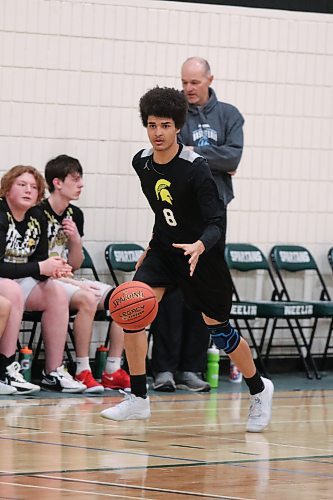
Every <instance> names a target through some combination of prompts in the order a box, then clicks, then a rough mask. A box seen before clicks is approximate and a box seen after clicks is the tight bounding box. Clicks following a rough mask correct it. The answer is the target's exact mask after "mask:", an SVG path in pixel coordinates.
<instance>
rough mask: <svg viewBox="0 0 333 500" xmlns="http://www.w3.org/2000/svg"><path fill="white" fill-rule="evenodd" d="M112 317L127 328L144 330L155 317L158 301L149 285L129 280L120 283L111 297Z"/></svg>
mask: <svg viewBox="0 0 333 500" xmlns="http://www.w3.org/2000/svg"><path fill="white" fill-rule="evenodd" d="M109 309H110V314H111V318H112V319H113V321H115V322H116V323H117V324H118V325H119V326H121V327H122V328H125V329H126V330H143V329H144V328H146V326H148V325H150V323H151V322H152V321H153V320H154V319H155V317H156V314H157V310H158V302H157V299H156V296H155V294H154V292H153V290H152V289H151V288H150V286H149V285H146V284H145V283H142V282H141V281H127V282H125V283H122V284H121V285H119V286H118V287H117V288H116V289H115V290H114V292H113V293H112V295H111V297H110V302H109Z"/></svg>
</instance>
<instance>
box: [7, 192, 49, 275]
mask: <svg viewBox="0 0 333 500" xmlns="http://www.w3.org/2000/svg"><path fill="white" fill-rule="evenodd" d="M46 226H47V222H46V218H45V216H44V214H43V213H42V211H41V210H40V209H39V208H38V207H32V208H30V209H29V210H28V211H27V212H26V214H25V217H24V219H23V220H22V221H17V220H15V218H14V216H13V214H12V213H11V211H10V208H9V206H8V204H7V201H6V199H5V198H0V276H1V277H2V278H11V279H17V278H25V277H28V276H31V277H33V278H36V279H46V278H47V277H46V276H43V275H41V274H40V272H39V265H38V262H40V261H43V260H45V259H47V258H48V249H47V247H48V243H47V228H46Z"/></svg>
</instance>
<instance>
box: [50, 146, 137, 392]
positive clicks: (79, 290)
mask: <svg viewBox="0 0 333 500" xmlns="http://www.w3.org/2000/svg"><path fill="white" fill-rule="evenodd" d="M82 177H83V170H82V166H81V164H80V162H79V161H78V160H77V159H76V158H72V157H71V156H67V155H60V156H57V157H56V158H53V159H52V160H50V161H49V162H48V163H47V164H46V166H45V179H46V182H47V185H48V188H49V191H50V196H49V197H48V198H47V199H46V200H44V201H43V202H42V203H41V206H42V209H43V210H44V213H45V215H46V218H47V220H48V240H49V255H50V256H52V255H56V256H58V257H64V258H65V259H66V260H67V261H68V263H69V264H70V265H71V266H72V268H73V270H74V271H75V270H76V269H79V268H80V266H81V264H82V261H83V250H82V236H83V226H84V216H83V212H82V210H81V209H80V208H78V207H76V206H75V205H73V204H72V203H71V201H72V200H78V199H79V197H80V194H81V191H82V188H83V178H82ZM59 282H60V284H61V285H62V286H63V287H64V288H65V290H66V293H67V297H68V300H69V306H70V309H72V310H75V311H77V313H76V316H75V320H74V337H75V351H76V373H75V378H76V380H78V381H80V382H82V383H83V384H84V385H86V386H87V388H86V390H85V391H84V392H87V393H101V392H103V391H104V388H105V389H129V388H130V380H129V376H128V373H127V372H126V371H125V370H123V369H122V368H121V366H120V364H121V356H122V353H123V349H124V334H123V331H122V329H121V328H120V327H119V326H118V325H117V324H116V323H114V322H113V323H112V325H111V331H110V337H111V343H110V350H109V354H108V358H107V361H106V366H105V370H104V372H103V374H102V384H100V383H99V382H97V380H95V378H94V377H93V375H92V372H91V368H90V363H89V348H90V342H91V336H92V330H93V324H94V317H95V313H96V310H97V309H98V310H104V309H108V306H109V297H110V295H111V292H112V290H113V288H114V287H112V286H111V285H109V284H107V283H102V282H101V281H91V280H78V279H72V278H61V280H59Z"/></svg>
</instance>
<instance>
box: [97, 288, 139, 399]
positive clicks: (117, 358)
mask: <svg viewBox="0 0 333 500" xmlns="http://www.w3.org/2000/svg"><path fill="white" fill-rule="evenodd" d="M91 283H94V286H97V287H98V290H99V293H100V299H99V301H98V305H97V309H98V310H99V311H108V310H109V301H110V296H111V294H112V292H113V290H114V289H115V288H114V287H112V286H110V285H109V284H106V283H103V282H101V281H95V282H91ZM109 335H110V349H109V352H108V357H107V359H106V364H105V368H104V371H103V373H102V385H103V387H104V388H105V389H115V390H117V389H123V390H129V389H130V387H131V383H130V377H129V375H128V373H127V372H126V371H125V370H123V369H122V368H121V361H122V356H123V352H124V332H123V329H122V328H121V327H120V326H119V325H117V324H116V323H115V322H114V321H112V323H111V326H110V334H109Z"/></svg>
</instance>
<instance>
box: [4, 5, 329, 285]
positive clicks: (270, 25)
mask: <svg viewBox="0 0 333 500" xmlns="http://www.w3.org/2000/svg"><path fill="white" fill-rule="evenodd" d="M191 55H199V56H203V57H204V58H206V59H208V60H209V62H210V64H211V67H212V71H213V73H214V75H215V82H214V88H215V90H216V92H217V94H218V96H219V98H220V99H221V100H225V101H227V102H231V103H233V104H235V105H236V106H237V107H238V108H239V109H240V110H241V111H242V113H243V114H244V116H245V120H246V125H245V150H244V157H243V160H242V162H241V165H240V168H239V172H238V174H237V176H236V177H234V187H235V194H236V198H235V200H234V201H233V202H232V204H231V205H230V209H229V230H228V239H229V241H234V242H237V241H246V242H252V243H255V244H258V245H259V246H260V247H261V248H262V249H263V250H264V251H265V252H266V253H267V252H268V251H269V248H270V247H271V246H272V245H273V244H274V243H278V242H286V243H289V242H290V243H298V244H304V245H306V246H307V247H309V248H310V249H311V250H312V251H313V253H314V255H315V257H316V258H317V260H318V262H319V265H320V267H321V268H322V269H323V271H324V272H325V275H326V277H327V280H329V282H330V284H331V283H332V275H331V272H330V270H329V268H328V264H327V258H326V254H327V250H328V248H329V247H330V246H331V245H333V235H332V226H333V204H332V187H333V182H332V181H333V146H332V144H333V88H332V87H333V17H332V16H331V15H324V14H312V13H299V12H283V11H275V10H261V9H246V8H236V7H228V6H217V5H204V4H200V5H198V4H189V3H183V4H182V3H179V2H166V1H154V0H141V1H140V2H137V1H134V0H118V1H117V0H87V1H83V0H61V1H60V0H1V2H0V71H1V78H0V152H1V154H0V171H2V172H3V171H5V170H6V169H8V168H9V167H11V166H13V165H15V164H18V163H23V164H32V165H34V166H36V167H37V168H40V169H41V170H43V166H44V164H45V162H46V161H47V160H48V159H49V158H51V157H53V156H55V155H58V154H60V153H67V154H70V155H73V156H76V157H78V158H79V159H80V161H81V163H82V165H83V167H84V170H85V190H84V195H83V196H82V200H81V201H80V206H81V207H82V208H84V211H85V214H86V228H85V242H86V246H87V248H88V249H89V250H91V251H92V255H93V257H94V260H95V261H96V263H97V265H98V268H99V270H100V271H101V273H104V274H105V276H106V273H107V271H106V266H105V263H104V258H103V250H104V247H105V245H106V244H107V243H108V242H110V241H136V242H138V243H141V244H143V245H145V244H146V242H147V240H148V238H149V235H150V231H151V225H152V216H151V213H150V210H149V209H148V208H147V204H146V202H145V199H144V198H143V196H142V195H141V192H140V187H139V183H138V181H137V179H136V177H135V175H134V174H133V172H132V169H131V157H132V156H133V154H134V153H135V152H136V151H137V150H139V149H140V148H141V147H142V146H145V145H146V144H147V139H146V133H145V130H144V129H143V128H142V126H141V124H140V120H139V116H138V100H139V98H140V96H141V95H142V94H143V93H144V92H145V91H146V90H147V89H148V88H151V87H153V86H155V85H156V84H158V85H170V86H175V87H177V88H180V78H179V73H180V66H181V63H182V62H183V60H184V59H185V58H186V57H188V56H191Z"/></svg>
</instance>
